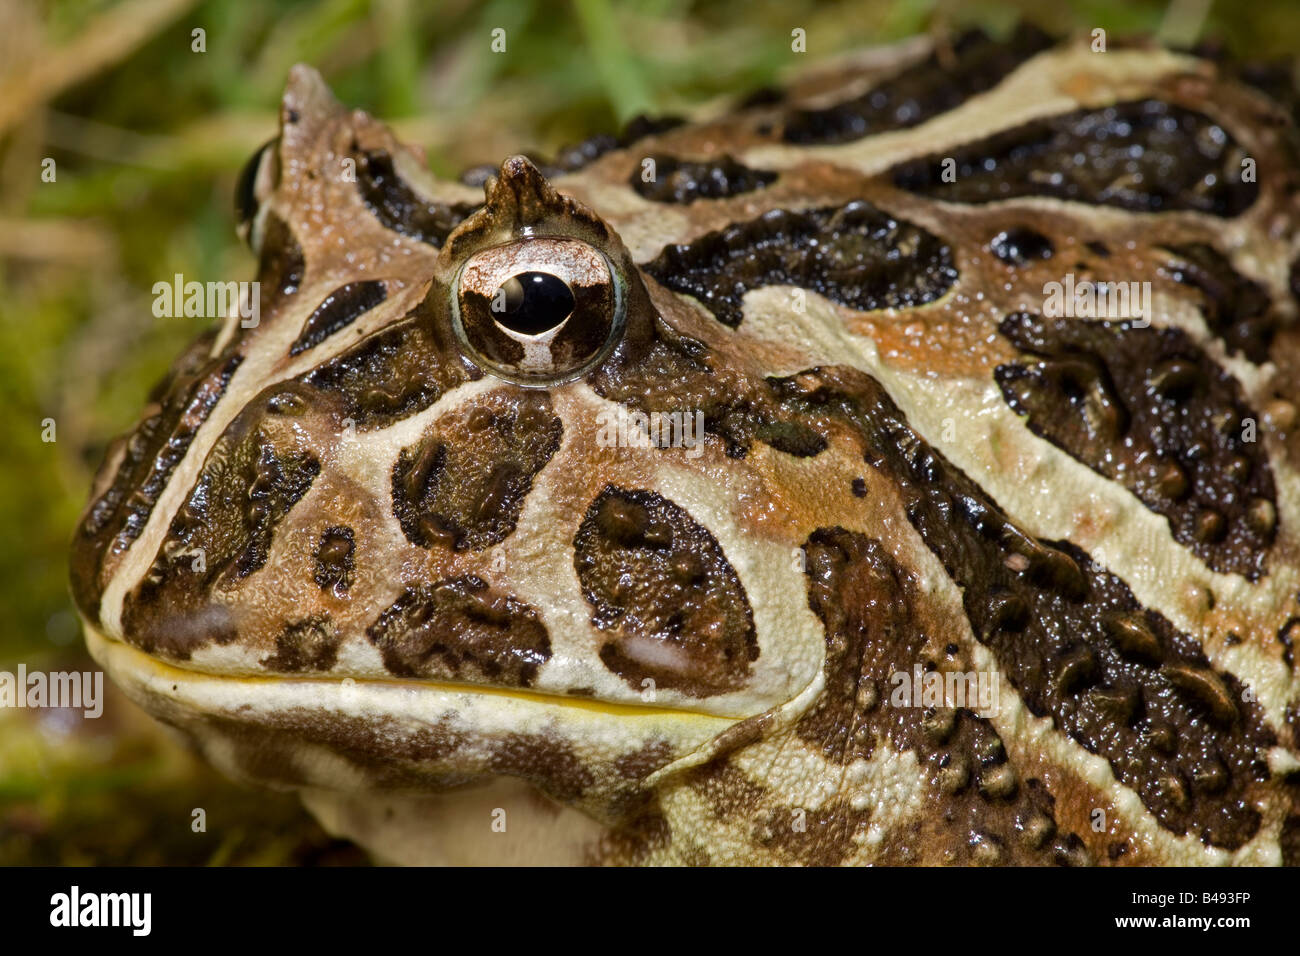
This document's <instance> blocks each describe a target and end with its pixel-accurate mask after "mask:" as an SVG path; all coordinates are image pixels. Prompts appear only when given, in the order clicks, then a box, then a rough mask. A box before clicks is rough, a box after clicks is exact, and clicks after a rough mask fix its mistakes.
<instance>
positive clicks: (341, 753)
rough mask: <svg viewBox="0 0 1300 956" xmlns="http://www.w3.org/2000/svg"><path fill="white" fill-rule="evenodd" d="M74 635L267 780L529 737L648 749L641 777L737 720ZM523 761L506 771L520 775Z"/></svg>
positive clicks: (686, 755)
mask: <svg viewBox="0 0 1300 956" xmlns="http://www.w3.org/2000/svg"><path fill="white" fill-rule="evenodd" d="M85 635H86V644H87V647H88V648H89V650H90V653H91V656H92V657H93V658H94V659H95V660H96V661H97V662H98V663H99V664H100V666H101V667H103V669H104V670H105V672H107V673H108V675H109V677H110V678H111V679H112V680H113V682H114V683H115V684H116V685H117V686H118V687H119V688H120V689H121V690H122V691H123V692H124V693H125V694H126V695H127V697H129V698H130V699H131V700H132V701H134V702H135V703H136V704H138V705H139V706H141V707H142V708H143V709H144V710H145V711H146V712H148V713H149V714H150V715H151V716H153V717H155V718H157V719H158V720H161V721H163V722H164V723H166V724H169V725H171V726H173V727H175V728H177V729H179V730H180V731H181V732H182V733H183V734H184V735H185V736H187V737H189V738H190V739H191V740H192V741H194V742H195V743H196V744H197V745H198V747H199V749H200V750H201V751H202V752H203V753H204V755H205V756H206V757H207V758H208V759H209V760H210V761H211V762H212V763H214V764H216V765H217V766H218V767H219V768H220V769H222V770H223V771H225V772H226V773H228V774H229V775H231V776H234V777H237V778H240V777H242V778H245V779H252V780H254V781H255V782H263V783H271V784H273V785H283V786H291V787H303V786H312V787H325V788H335V789H339V788H341V789H357V788H358V787H360V788H363V789H369V788H386V787H389V786H391V784H390V783H388V782H387V781H388V780H389V779H390V778H391V779H401V780H402V781H404V782H405V785H406V786H420V787H423V786H432V787H435V788H437V787H440V786H442V785H443V783H441V782H440V781H446V780H449V779H453V778H455V779H460V780H463V779H465V778H466V777H467V776H474V775H491V774H493V773H496V772H498V771H496V770H495V767H496V766H498V765H499V764H500V759H499V754H500V753H501V752H503V751H506V750H509V749H511V748H514V749H516V750H519V751H520V752H522V753H524V754H525V755H527V752H528V750H529V748H530V747H531V748H534V753H535V754H536V760H537V761H539V764H538V766H539V767H542V765H544V764H547V763H548V762H552V761H555V760H556V754H565V755H566V756H565V757H564V759H563V760H562V761H561V763H564V764H566V765H569V766H571V767H576V768H584V772H587V773H589V774H591V775H594V776H597V777H599V776H601V775H602V774H604V773H605V772H606V771H602V770H600V769H599V768H600V767H601V766H602V765H606V766H607V772H608V774H609V776H615V775H616V772H615V770H614V769H613V762H614V761H616V760H617V759H619V757H620V756H626V755H627V754H634V753H641V752H650V751H652V750H657V751H658V752H660V753H662V754H663V758H664V759H663V763H662V764H661V765H660V766H659V767H656V768H654V769H653V770H651V771H650V773H649V774H648V775H647V779H648V778H649V776H652V775H655V774H658V773H662V772H664V771H665V770H666V769H667V768H668V765H669V764H680V763H681V762H682V761H689V762H690V763H694V762H697V761H696V760H695V759H693V757H694V755H697V754H703V753H704V752H705V751H707V750H708V745H709V744H710V742H711V741H713V740H715V739H717V738H718V737H719V735H721V734H723V733H724V732H725V731H727V730H728V729H729V728H732V727H734V726H735V725H736V724H737V723H738V722H739V721H743V720H744V719H745V718H743V717H742V718H737V717H727V716H720V715H718V714H712V713H704V712H700V711H689V710H676V709H672V708H666V707H655V706H652V705H648V704H646V705H634V704H622V703H617V702H606V701H601V700H595V699H591V698H574V697H566V696H561V695H558V694H555V695H552V694H545V693H538V692H536V691H523V690H515V689H506V688H492V687H483V686H478V685H459V684H449V683H448V684H438V683H428V682H418V683H417V682H403V681H397V680H384V679H354V678H343V679H337V678H336V679H330V678H325V677H299V676H293V677H278V676H261V675H222V674H216V673H211V672H206V671H198V670H192V669H187V668H184V667H179V666H176V665H175V664H171V663H168V662H166V661H162V660H159V659H157V658H155V657H152V656H151V655H149V654H146V653H145V652H144V651H141V650H139V649H138V648H135V647H132V646H130V645H128V644H125V643H123V642H122V641H119V640H115V639H112V638H110V637H107V636H105V635H104V634H103V633H101V632H100V631H99V630H97V629H96V628H95V627H93V626H92V625H90V624H89V623H86V624H85ZM268 754H276V755H278V756H277V757H276V759H274V760H268V759H267V755H268ZM250 755H252V756H250ZM494 755H497V756H494ZM254 758H255V759H254ZM529 759H530V758H528V757H527V756H525V758H524V759H523V760H522V761H521V767H520V768H516V769H518V770H519V771H520V772H517V773H516V774H515V775H518V776H524V777H528V778H530V779H531V778H532V769H533V768H532V767H530V766H528V762H529ZM700 759H703V758H702V757H701V758H700ZM250 767H252V768H253V769H250ZM543 770H544V771H545V773H550V772H551V771H550V770H549V769H545V768H544V767H543ZM507 772H510V771H507ZM539 772H541V771H539ZM545 773H544V775H545ZM415 781H419V782H415ZM535 782H539V783H543V785H545V783H544V782H543V781H535Z"/></svg>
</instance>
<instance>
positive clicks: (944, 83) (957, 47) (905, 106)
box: [782, 23, 1052, 145]
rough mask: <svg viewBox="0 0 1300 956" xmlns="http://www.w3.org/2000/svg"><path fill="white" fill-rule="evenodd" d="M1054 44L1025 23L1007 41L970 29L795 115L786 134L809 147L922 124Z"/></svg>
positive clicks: (964, 100) (786, 126)
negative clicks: (891, 72)
mask: <svg viewBox="0 0 1300 956" xmlns="http://www.w3.org/2000/svg"><path fill="white" fill-rule="evenodd" d="M1051 45H1052V40H1051V37H1049V36H1048V35H1047V34H1046V33H1043V32H1042V31H1040V30H1038V29H1037V28H1035V27H1033V26H1030V25H1028V24H1023V23H1022V24H1020V25H1019V26H1017V28H1016V31H1015V33H1014V34H1013V35H1012V36H1011V37H1010V39H1008V40H1007V41H1006V42H999V41H996V40H992V39H990V38H989V37H988V36H987V35H986V34H985V33H984V32H983V31H982V30H972V31H969V32H967V33H964V34H962V35H961V36H960V37H958V38H957V39H956V40H955V41H953V42H952V43H951V44H950V45H949V44H942V43H941V44H940V45H939V48H938V49H936V50H935V51H934V52H933V53H931V54H930V55H929V56H928V57H926V58H925V59H924V60H922V61H921V62H919V63H916V64H914V65H912V66H909V67H907V68H905V69H904V70H903V71H902V72H900V73H899V74H898V75H897V76H894V77H891V78H889V79H887V80H885V81H883V82H881V83H878V84H876V86H874V87H872V88H871V89H870V90H868V91H867V92H866V93H863V94H862V95H861V96H858V97H855V98H854V99H851V100H847V101H845V102H842V103H836V104H835V105H833V106H828V107H824V108H819V109H810V110H798V111H797V112H793V113H791V115H790V116H789V117H787V118H786V121H785V126H784V130H783V132H782V138H783V139H784V140H785V141H786V142H787V143H800V144H806V145H813V144H823V143H847V142H850V141H852V140H855V139H861V138H862V137H864V136H869V135H875V134H877V133H884V132H888V131H889V130H896V129H907V128H909V127H912V126H918V125H920V124H921V123H924V122H926V121H927V120H929V119H932V118H933V117H935V116H938V115H939V114H940V113H946V112H947V111H948V110H951V109H955V108H957V107H958V106H960V105H961V104H962V103H964V102H966V100H968V99H969V98H970V97H972V96H974V95H976V94H977V93H983V92H984V91H986V90H990V89H992V88H993V87H995V86H997V85H998V84H999V83H1000V82H1002V80H1003V79H1004V78H1005V77H1006V76H1007V75H1008V74H1010V73H1011V72H1012V71H1013V70H1014V69H1015V68H1016V67H1018V66H1020V64H1021V63H1023V62H1025V61H1026V60H1027V59H1029V58H1030V57H1031V56H1033V55H1034V54H1036V53H1040V52H1042V51H1043V50H1046V49H1047V48H1048V47H1050V46H1051Z"/></svg>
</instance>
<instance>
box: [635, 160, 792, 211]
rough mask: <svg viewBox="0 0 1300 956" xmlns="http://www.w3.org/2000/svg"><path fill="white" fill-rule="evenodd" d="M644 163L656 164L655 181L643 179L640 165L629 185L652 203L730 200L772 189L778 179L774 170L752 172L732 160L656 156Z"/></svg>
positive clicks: (753, 170) (682, 203) (752, 170)
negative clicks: (763, 189) (757, 190)
mask: <svg viewBox="0 0 1300 956" xmlns="http://www.w3.org/2000/svg"><path fill="white" fill-rule="evenodd" d="M645 159H646V160H651V161H653V162H654V178H653V179H650V180H646V179H645V178H643V173H642V169H643V166H642V165H641V164H638V165H637V167H636V168H635V169H633V170H632V175H631V176H629V177H628V185H630V186H631V187H632V189H633V190H634V191H635V192H636V193H637V195H639V196H640V197H641V198H642V199H649V200H650V201H651V202H662V203H677V204H680V205H686V204H688V203H693V202H695V201H696V200H697V199H728V198H730V197H731V196H739V195H741V194H743V193H748V192H753V191H754V190H756V189H762V188H763V187H764V186H768V185H771V184H772V183H774V182H776V177H777V174H776V173H775V172H773V171H771V170H767V169H750V168H749V167H748V166H746V165H744V164H743V163H739V162H737V161H736V160H735V159H733V158H732V157H730V156H722V157H719V158H718V159H715V160H710V161H707V162H700V161H693V160H689V159H679V158H677V157H676V156H666V155H663V154H661V153H656V154H653V155H651V156H647V157H646V158H645ZM644 162H645V160H642V163H644Z"/></svg>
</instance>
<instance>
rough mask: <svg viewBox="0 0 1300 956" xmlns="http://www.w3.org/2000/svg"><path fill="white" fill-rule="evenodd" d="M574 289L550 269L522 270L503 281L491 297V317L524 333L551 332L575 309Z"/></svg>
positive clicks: (504, 325) (509, 327)
mask: <svg viewBox="0 0 1300 956" xmlns="http://www.w3.org/2000/svg"><path fill="white" fill-rule="evenodd" d="M573 306H574V300H573V290H572V289H570V288H569V286H568V283H566V282H565V281H564V280H563V279H561V278H559V277H558V276H553V275H551V274H550V273H548V272H522V273H520V274H519V275H515V276H511V277H510V278H509V279H507V280H506V281H505V282H503V283H501V288H500V289H498V290H497V294H496V295H495V296H493V298H492V317H493V318H494V319H496V321H497V323H498V324H499V325H501V326H502V327H504V328H506V329H509V330H510V331H512V332H517V333H519V334H521V335H540V334H541V333H543V332H549V331H550V330H551V329H553V328H555V327H556V326H558V325H559V324H560V323H561V322H563V321H564V320H565V319H567V318H568V317H569V315H570V314H571V313H572V312H573Z"/></svg>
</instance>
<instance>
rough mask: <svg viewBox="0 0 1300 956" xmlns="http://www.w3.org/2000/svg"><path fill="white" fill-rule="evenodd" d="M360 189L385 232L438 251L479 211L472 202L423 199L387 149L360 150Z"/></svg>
mask: <svg viewBox="0 0 1300 956" xmlns="http://www.w3.org/2000/svg"><path fill="white" fill-rule="evenodd" d="M354 158H355V159H356V161H357V190H358V192H360V194H361V199H362V201H363V202H365V204H366V207H367V208H368V209H369V210H370V212H371V213H372V214H373V215H374V217H375V218H376V219H378V220H379V222H380V224H381V225H383V226H384V228H385V229H391V230H393V231H394V232H399V233H401V234H402V235H404V236H410V237H411V238H412V239H418V240H419V241H420V242H426V243H428V244H429V245H431V246H434V247H435V248H441V247H442V244H443V243H444V242H446V241H447V236H449V235H450V234H451V231H452V230H453V229H455V228H456V227H457V226H458V225H460V224H461V222H463V221H464V219H465V218H466V217H467V216H468V215H469V214H470V213H472V212H473V211H474V210H475V209H477V208H478V206H477V205H474V204H470V203H437V202H432V201H430V200H427V199H424V198H423V197H421V196H420V195H419V194H418V193H417V192H416V191H415V190H414V189H412V188H411V187H410V185H409V184H408V183H407V182H406V181H405V180H404V179H402V177H401V176H399V175H398V173H397V170H396V169H395V168H394V167H393V157H392V156H390V155H389V154H388V152H387V151H386V150H382V149H372V150H365V151H358V152H357V153H356V155H355V157H354Z"/></svg>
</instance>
